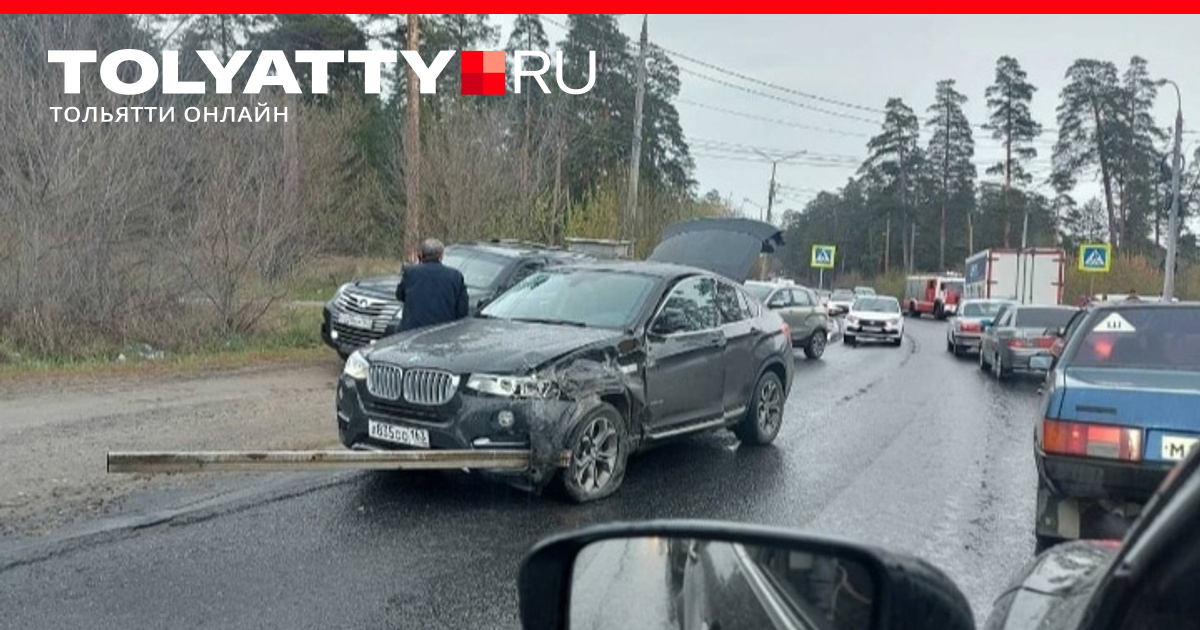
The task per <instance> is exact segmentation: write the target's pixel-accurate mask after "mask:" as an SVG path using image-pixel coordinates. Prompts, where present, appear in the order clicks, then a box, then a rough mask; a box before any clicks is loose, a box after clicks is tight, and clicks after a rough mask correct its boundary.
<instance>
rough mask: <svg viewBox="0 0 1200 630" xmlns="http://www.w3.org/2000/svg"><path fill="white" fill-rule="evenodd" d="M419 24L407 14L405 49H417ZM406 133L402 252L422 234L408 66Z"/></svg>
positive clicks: (416, 113) (416, 123) (414, 104)
mask: <svg viewBox="0 0 1200 630" xmlns="http://www.w3.org/2000/svg"><path fill="white" fill-rule="evenodd" d="M419 27H420V25H419V23H418V16H417V14H415V13H409V14H408V49H409V50H419V49H420V42H421V38H420V33H419V31H418V29H419ZM406 76H407V79H408V80H407V85H406V86H405V87H406V88H407V89H406V92H407V95H406V97H407V98H406V103H407V107H408V133H407V134H405V136H406V137H405V138H404V175H405V177H404V253H405V254H406V255H407V254H409V253H411V252H414V251H416V249H417V241H418V239H419V238H420V235H421V109H420V107H421V94H420V92H419V91H418V90H419V87H418V84H417V81H418V79H417V73H416V72H415V71H414V70H413V67H412V65H409V66H408V72H407V74H406Z"/></svg>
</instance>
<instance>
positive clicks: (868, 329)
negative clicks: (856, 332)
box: [863, 326, 883, 333]
mask: <svg viewBox="0 0 1200 630" xmlns="http://www.w3.org/2000/svg"><path fill="white" fill-rule="evenodd" d="M863 332H873V333H880V332H883V329H882V328H879V327H876V326H863Z"/></svg>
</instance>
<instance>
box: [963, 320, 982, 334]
mask: <svg viewBox="0 0 1200 630" xmlns="http://www.w3.org/2000/svg"><path fill="white" fill-rule="evenodd" d="M962 330H964V331H966V332H979V324H976V323H975V322H963V323H962Z"/></svg>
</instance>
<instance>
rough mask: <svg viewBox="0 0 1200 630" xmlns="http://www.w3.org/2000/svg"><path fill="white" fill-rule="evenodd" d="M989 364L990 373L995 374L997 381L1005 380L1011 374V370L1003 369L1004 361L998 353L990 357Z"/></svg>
mask: <svg viewBox="0 0 1200 630" xmlns="http://www.w3.org/2000/svg"><path fill="white" fill-rule="evenodd" d="M991 366H992V374H993V375H995V377H996V380H997V381H1003V380H1007V379H1008V377H1009V376H1011V375H1012V370H1006V369H1004V361H1003V359H1001V358H1000V355H999V354H997V355H996V356H995V357H993V358H992V363H991Z"/></svg>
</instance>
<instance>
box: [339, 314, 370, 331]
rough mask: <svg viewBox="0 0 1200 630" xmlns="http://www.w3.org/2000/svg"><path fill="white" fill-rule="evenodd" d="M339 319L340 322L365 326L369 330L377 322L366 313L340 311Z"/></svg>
mask: <svg viewBox="0 0 1200 630" xmlns="http://www.w3.org/2000/svg"><path fill="white" fill-rule="evenodd" d="M337 321H338V323H339V324H345V325H347V326H353V327H354V328H365V329H367V330H370V329H371V328H372V327H374V323H375V322H373V321H372V320H371V318H370V317H367V316H366V315H354V314H352V313H338V316H337Z"/></svg>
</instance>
